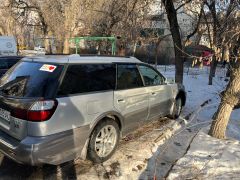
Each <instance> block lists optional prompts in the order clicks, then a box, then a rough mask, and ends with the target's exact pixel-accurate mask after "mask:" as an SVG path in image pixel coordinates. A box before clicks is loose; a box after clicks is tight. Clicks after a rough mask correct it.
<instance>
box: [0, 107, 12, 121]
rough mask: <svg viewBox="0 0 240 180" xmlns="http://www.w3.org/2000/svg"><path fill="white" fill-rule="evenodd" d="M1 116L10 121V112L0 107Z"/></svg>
mask: <svg viewBox="0 0 240 180" xmlns="http://www.w3.org/2000/svg"><path fill="white" fill-rule="evenodd" d="M0 117H1V118H3V119H5V120H7V121H10V112H8V111H6V110H4V109H2V108H0Z"/></svg>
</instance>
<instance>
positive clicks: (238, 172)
mask: <svg viewBox="0 0 240 180" xmlns="http://www.w3.org/2000/svg"><path fill="white" fill-rule="evenodd" d="M207 132H208V129H206V128H205V129H204V130H203V131H200V132H199V133H198V134H197V136H196V137H195V138H194V140H193V142H192V143H191V146H190V149H189V150H188V152H187V154H186V155H185V156H184V157H183V158H181V159H180V160H178V161H177V163H176V165H175V166H174V167H173V169H172V171H171V173H170V174H169V176H168V178H167V179H169V180H171V179H174V180H177V179H239V177H240V142H239V141H236V140H219V139H216V138H213V137H211V136H209V135H207Z"/></svg>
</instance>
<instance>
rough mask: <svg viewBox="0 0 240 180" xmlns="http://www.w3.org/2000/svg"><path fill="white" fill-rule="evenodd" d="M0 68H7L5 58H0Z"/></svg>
mask: <svg viewBox="0 0 240 180" xmlns="http://www.w3.org/2000/svg"><path fill="white" fill-rule="evenodd" d="M0 69H8V63H7V61H6V60H5V59H1V60H0Z"/></svg>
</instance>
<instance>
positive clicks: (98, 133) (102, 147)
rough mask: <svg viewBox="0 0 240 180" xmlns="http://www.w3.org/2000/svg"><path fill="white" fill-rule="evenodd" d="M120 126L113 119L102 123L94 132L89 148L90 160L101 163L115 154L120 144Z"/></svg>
mask: <svg viewBox="0 0 240 180" xmlns="http://www.w3.org/2000/svg"><path fill="white" fill-rule="evenodd" d="M119 134H120V132H119V126H118V124H117V122H116V121H114V120H112V119H105V120H103V121H102V122H100V123H99V124H98V125H97V126H96V127H95V129H94V130H93V132H92V135H91V137H90V142H89V146H88V159H90V160H91V161H93V162H94V163H101V162H104V161H106V160H107V159H109V158H110V157H111V156H112V155H113V153H114V152H115V150H116V148H117V145H118V142H119Z"/></svg>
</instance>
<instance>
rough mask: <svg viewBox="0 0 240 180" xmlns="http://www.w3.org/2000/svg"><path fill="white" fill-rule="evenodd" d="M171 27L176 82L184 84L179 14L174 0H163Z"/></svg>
mask: <svg viewBox="0 0 240 180" xmlns="http://www.w3.org/2000/svg"><path fill="white" fill-rule="evenodd" d="M162 2H163V4H164V6H165V9H166V12H167V16H168V21H169V25H170V31H171V34H172V38H173V43H174V52H175V69H176V72H175V81H176V82H177V83H183V55H182V40H181V35H180V31H179V25H178V20H177V12H176V9H175V7H174V4H173V1H172V0H162Z"/></svg>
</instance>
